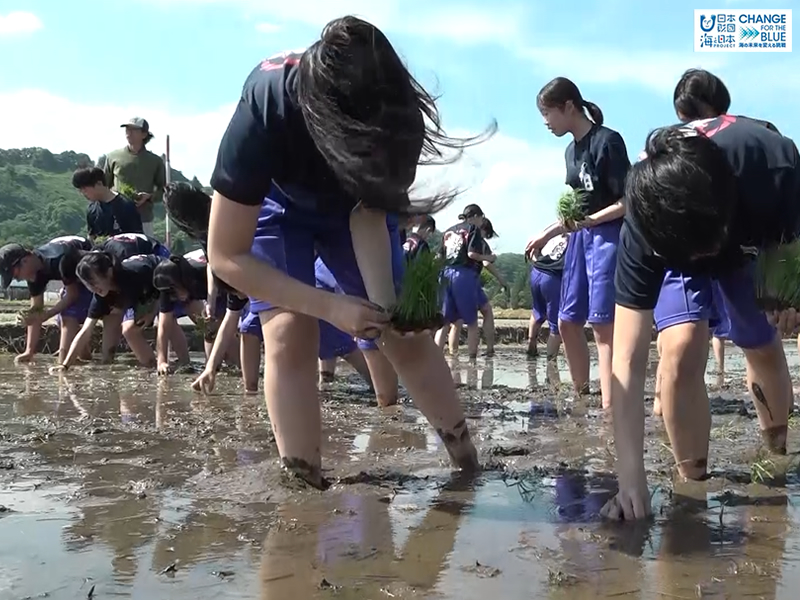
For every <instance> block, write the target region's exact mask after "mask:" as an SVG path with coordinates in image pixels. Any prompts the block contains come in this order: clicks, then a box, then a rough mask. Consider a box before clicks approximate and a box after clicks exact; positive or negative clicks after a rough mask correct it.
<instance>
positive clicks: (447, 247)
mask: <svg viewBox="0 0 800 600" xmlns="http://www.w3.org/2000/svg"><path fill="white" fill-rule="evenodd" d="M484 249H485V247H484V241H483V236H482V235H481V230H480V229H478V228H477V227H475V225H470V224H468V223H458V224H457V225H453V226H452V227H450V228H449V229H447V230H445V232H444V235H443V237H442V251H443V252H444V260H445V264H446V265H448V266H465V267H472V268H473V269H476V270H480V269H481V268H482V267H483V263H482V262H480V261H476V260H472V259H471V258H470V257H469V256H468V254H469V253H470V252H477V253H478V254H483V252H484Z"/></svg>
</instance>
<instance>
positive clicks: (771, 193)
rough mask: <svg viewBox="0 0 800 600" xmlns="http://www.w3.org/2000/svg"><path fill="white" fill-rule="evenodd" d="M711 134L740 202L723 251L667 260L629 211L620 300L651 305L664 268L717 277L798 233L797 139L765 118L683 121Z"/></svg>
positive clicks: (621, 255)
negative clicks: (686, 259) (674, 261)
mask: <svg viewBox="0 0 800 600" xmlns="http://www.w3.org/2000/svg"><path fill="white" fill-rule="evenodd" d="M685 127H687V128H691V129H694V130H695V131H696V132H698V133H700V134H702V135H706V136H708V137H709V138H711V139H712V140H713V141H714V142H715V143H716V144H717V145H718V146H719V147H720V148H722V150H723V151H724V152H725V154H726V155H727V157H728V161H729V162H730V165H731V167H732V168H733V172H734V174H735V175H736V181H737V187H738V192H739V193H738V204H737V206H736V212H735V216H734V221H733V224H732V228H731V231H730V233H729V236H728V241H727V244H726V245H725V247H724V248H723V249H722V251H721V252H720V253H719V255H717V256H714V257H710V258H703V259H698V260H697V261H694V262H693V263H692V264H691V265H680V266H679V265H669V264H667V263H666V262H665V261H664V260H663V259H662V258H661V257H660V256H658V255H656V254H655V253H654V252H653V250H652V248H650V246H649V245H648V244H647V242H646V241H645V239H644V236H643V235H642V234H641V232H640V231H639V229H638V228H637V225H636V223H635V221H634V219H633V218H632V216H631V215H630V214H628V215H626V216H625V221H624V223H623V226H622V231H621V232H620V241H619V247H618V251H617V269H616V276H615V283H616V296H617V304H619V305H621V306H625V307H627V308H632V309H637V310H652V309H653V308H654V307H655V305H656V302H657V300H658V295H659V293H660V291H661V283H662V281H663V280H664V275H665V271H666V269H668V268H673V269H679V270H680V271H681V272H682V273H684V274H686V275H707V276H709V277H719V276H722V275H724V274H725V273H728V272H730V271H732V270H734V269H736V268H738V267H740V266H742V265H743V264H744V263H745V261H746V260H748V259H747V255H748V254H752V251H753V249H755V250H758V249H762V248H769V247H773V246H775V245H777V244H779V243H781V242H788V241H791V240H794V239H796V238H797V236H798V234H800V157H799V156H798V150H797V146H795V144H794V142H793V141H792V140H791V139H789V138H787V137H784V136H782V135H781V134H780V133H778V132H777V129H775V127H774V126H772V127H770V126H769V124H768V123H767V122H765V121H758V120H755V119H749V118H747V117H741V116H733V115H722V116H720V117H716V118H712V119H703V120H699V121H694V122H692V123H688V124H687V125H685Z"/></svg>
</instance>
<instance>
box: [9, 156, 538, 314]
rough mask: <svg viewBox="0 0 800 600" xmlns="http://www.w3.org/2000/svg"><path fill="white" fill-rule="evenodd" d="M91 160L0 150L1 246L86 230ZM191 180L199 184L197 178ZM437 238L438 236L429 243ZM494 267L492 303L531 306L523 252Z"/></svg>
mask: <svg viewBox="0 0 800 600" xmlns="http://www.w3.org/2000/svg"><path fill="white" fill-rule="evenodd" d="M90 165H94V162H93V161H92V159H91V158H90V157H89V156H87V155H86V154H82V153H80V152H72V151H69V152H61V153H60V154H54V153H52V152H50V151H49V150H46V149H44V148H21V149H12V150H1V149H0V245H3V244H7V243H9V242H18V243H20V244H26V245H37V244H42V243H44V242H46V241H47V240H50V239H52V238H54V237H57V236H60V235H69V234H82V233H85V231H86V200H85V199H84V197H83V196H82V195H81V194H80V193H79V192H78V190H76V189H74V188H73V187H72V173H73V171H74V170H75V169H77V168H79V167H86V166H90ZM171 176H172V181H189V179H187V178H186V176H184V174H183V173H181V172H180V171H176V170H175V169H172V173H171ZM191 183H192V184H194V185H196V186H198V187H202V186H201V184H200V182H199V181H198V180H197V178H196V177H195V178H194V179H193V180H192V181H191ZM155 214H156V223H155V230H156V235H157V236H158V237H159V238H160V239H164V228H165V223H164V208H163V206H162V205H160V204H159V205H156V213H155ZM173 231H174V229H173ZM440 239H441V237H440V236H437V238H436V239H435V241H434V243H436V242H437V241H439V240H440ZM432 241H433V240H432ZM192 246H193V244H191V243H190V242H189V241H188V240H186V239H185V237H183V236H182V235H173V247H172V250H173V251H174V252H183V251H186V250H188V249H190V248H191V247H192ZM496 266H497V268H498V269H499V270H500V272H501V273H502V274H503V276H504V277H505V279H506V282H507V283H508V285H509V288H510V292H506V291H505V290H502V289H500V286H499V285H498V284H497V282H496V281H495V280H494V278H493V277H491V276H490V275H489V273H488V272H487V271H485V270H484V272H483V278H484V287H485V289H486V293H487V294H488V295H489V297H490V298H491V299H492V301H493V303H494V305H495V306H497V307H503V308H530V302H531V300H530V289H529V285H528V274H529V271H530V268H529V266H528V265H527V264H526V263H525V259H524V258H523V256H522V255H521V254H501V255H499V256H498V257H497V263H496Z"/></svg>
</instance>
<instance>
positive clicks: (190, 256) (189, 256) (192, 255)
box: [183, 248, 206, 263]
mask: <svg viewBox="0 0 800 600" xmlns="http://www.w3.org/2000/svg"><path fill="white" fill-rule="evenodd" d="M183 258H185V259H186V260H196V261H197V262H203V263H204V262H206V253H205V252H203V249H202V248H198V249H197V250H192V251H191V252H187V253H186V254H184V255H183Z"/></svg>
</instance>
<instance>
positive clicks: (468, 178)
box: [0, 0, 800, 251]
mask: <svg viewBox="0 0 800 600" xmlns="http://www.w3.org/2000/svg"><path fill="white" fill-rule="evenodd" d="M275 4H277V2H275V1H265V0H115V1H114V2H109V1H108V0H102V1H99V0H81V2H80V9H76V8H75V4H74V3H68V2H63V1H61V0H58V1H57V0H0V53H2V55H3V56H4V57H9V56H11V57H13V60H8V59H6V60H3V61H2V62H1V63H0V109H1V110H0V131H1V132H2V138H0V144H2V146H3V147H19V146H44V147H48V148H50V149H51V150H55V151H61V150H66V149H73V150H78V151H84V152H87V153H89V154H90V155H92V156H93V157H96V156H98V155H99V154H101V153H102V152H104V151H107V150H110V149H113V148H115V147H118V146H121V145H122V144H123V138H122V134H121V132H120V130H119V128H118V125H119V123H122V122H123V121H125V120H127V119H128V118H129V117H131V116H133V115H141V116H143V117H145V118H147V119H148V120H150V122H151V125H152V128H153V131H154V132H155V134H156V138H155V140H154V141H153V146H152V149H153V150H155V151H163V143H164V137H165V134H167V133H168V134H170V136H171V154H172V162H173V166H175V167H176V168H178V169H181V170H183V171H184V172H185V173H186V174H187V175H190V176H191V175H197V176H198V177H199V178H200V179H201V181H203V182H204V183H205V182H207V181H208V177H209V175H210V170H211V167H212V165H213V161H214V157H215V152H216V146H217V143H218V141H219V137H220V135H221V133H222V131H224V128H225V125H226V124H227V119H228V118H229V116H230V110H231V108H230V107H231V105H232V103H234V102H235V101H236V100H237V98H238V94H239V91H240V89H241V85H242V82H243V79H244V77H245V76H246V75H247V73H248V72H249V71H250V69H251V68H252V67H253V66H254V65H255V64H256V63H257V62H258V61H259V60H260V59H261V58H263V57H265V56H268V55H270V54H273V53H276V52H278V51H281V50H286V49H295V48H303V47H304V46H306V45H308V44H309V43H310V42H312V41H313V40H314V39H315V38H316V36H318V34H319V31H320V29H321V27H322V25H323V24H324V23H325V22H326V21H327V20H329V19H330V18H333V17H336V16H340V15H342V14H346V13H354V14H358V15H360V16H363V17H365V18H368V19H370V20H372V21H374V22H375V23H376V24H378V25H379V26H381V27H382V28H383V29H384V30H385V31H386V33H387V34H388V35H389V37H390V39H391V40H392V41H393V42H394V43H395V45H396V46H397V48H398V49H399V50H400V52H401V53H402V55H403V56H404V57H405V58H406V60H407V62H408V63H409V65H410V67H411V69H412V71H413V72H414V73H415V74H416V75H417V76H418V78H419V79H420V80H421V81H422V82H423V84H425V85H426V86H428V87H429V89H432V90H434V91H436V92H438V93H440V94H441V95H442V97H441V100H440V108H441V112H442V114H443V117H444V122H445V126H446V127H447V128H448V130H449V131H450V132H464V133H474V132H477V131H480V130H481V129H482V128H483V127H484V126H485V125H486V124H487V123H489V122H490V120H491V119H493V118H494V119H497V121H498V123H499V126H500V133H499V134H498V135H497V136H496V137H495V138H494V139H492V140H491V141H490V142H488V143H487V144H485V145H484V146H481V147H478V148H476V149H475V150H474V151H472V152H471V153H470V156H468V157H467V158H465V159H464V160H462V161H461V162H460V163H459V164H457V165H455V166H453V167H448V168H446V169H426V170H425V171H426V172H425V174H424V176H423V178H424V179H425V180H426V181H430V182H432V184H433V185H457V186H459V187H462V188H463V187H466V188H469V190H468V191H467V192H466V193H465V194H464V196H463V198H462V199H460V201H459V202H458V204H457V205H456V206H455V207H454V208H453V209H448V210H447V211H445V212H444V213H442V214H441V215H438V216H437V220H438V222H439V223H440V225H441V226H448V225H450V224H451V221H453V220H454V216H455V214H457V213H458V209H460V207H461V206H462V205H463V204H465V203H467V202H472V201H475V202H478V203H479V204H481V205H482V206H483V208H484V210H485V212H486V213H487V214H488V216H489V217H490V218H492V220H493V221H494V223H495V227H496V229H497V230H498V231H499V232H500V234H501V236H500V238H499V239H498V244H497V248H498V249H499V250H501V251H518V250H519V248H520V246H521V245H523V244H524V242H525V240H526V239H527V238H528V237H529V236H531V235H533V234H535V233H536V232H537V231H538V230H539V229H541V228H542V227H544V226H546V225H547V224H548V223H549V222H550V221H551V220H552V218H553V214H554V210H553V205H554V203H555V198H556V197H557V195H558V194H559V193H560V191H561V190H562V189H563V179H564V166H563V150H564V148H565V146H566V144H567V143H568V140H567V139H566V138H563V139H561V140H559V139H555V138H553V137H552V136H551V135H550V134H549V133H548V132H547V130H546V129H545V128H544V127H543V125H542V121H541V117H540V116H539V114H538V112H537V110H536V106H535V97H536V94H537V92H538V90H539V89H540V88H541V86H542V85H544V84H545V83H546V82H547V81H549V80H550V79H551V78H553V77H555V76H559V75H561V76H566V77H569V78H571V79H573V80H574V81H575V82H576V83H577V84H578V86H579V87H580V88H581V91H582V93H583V95H584V97H585V98H586V99H588V100H591V101H593V102H595V103H597V104H598V105H599V106H600V107H601V108H602V109H603V111H604V113H605V120H606V124H607V125H608V126H609V127H612V128H614V129H616V130H618V131H619V132H620V133H622V135H623V137H624V139H625V141H626V143H627V145H628V150H629V153H630V154H631V156H632V157H635V156H636V155H637V154H638V152H639V150H640V147H641V145H642V143H643V140H644V138H645V136H646V134H647V132H648V131H649V130H650V129H652V128H654V127H656V126H659V125H664V124H668V123H671V122H672V121H673V120H674V115H673V112H672V107H671V97H672V89H673V87H674V85H675V82H676V81H677V78H678V77H679V76H680V74H681V72H682V71H683V70H685V69H686V68H689V67H695V66H702V67H706V68H708V69H710V70H712V71H714V72H716V73H717V74H718V75H720V76H721V77H722V78H723V79H724V80H725V81H726V83H727V85H728V87H729V88H730V90H731V95H732V97H733V106H732V112H734V113H739V114H749V115H752V116H757V117H760V118H764V119H768V120H770V121H772V122H774V123H775V124H776V125H777V126H778V127H779V128H780V129H781V130H782V131H784V132H785V133H786V134H787V135H789V136H793V137H796V136H798V135H800V132H799V131H798V130H799V129H800V116H798V111H797V109H796V98H797V96H798V94H799V93H800V79H798V77H797V75H796V73H797V72H798V66H800V61H798V59H797V58H796V55H794V54H695V53H694V52H693V22H694V21H693V11H694V9H695V8H701V7H704V6H701V5H698V4H695V3H690V2H687V1H683V0H675V1H674V2H669V3H667V2H653V3H641V2H636V3H634V2H633V1H632V0H604V1H602V2H601V1H599V0H573V1H571V2H561V3H543V2H540V3H533V2H516V1H514V0H496V1H494V2H492V3H491V4H490V3H488V2H483V3H481V2H449V1H446V0H438V1H435V2H434V1H431V0H381V1H380V2H375V3H373V2H367V1H366V0H353V1H346V0H327V1H326V0H304V1H296V2H292V3H287V4H284V5H282V6H279V7H276V6H273V5H275ZM791 4H792V3H791V2H789V1H786V0H775V1H771V2H770V7H772V8H781V7H788V8H790V7H791ZM376 5H377V8H376ZM753 6H754V5H753V4H752V3H751V4H746V3H742V2H738V1H735V0H728V1H727V2H726V1H725V0H717V1H716V2H714V3H711V8H728V7H731V8H734V7H736V8H748V7H753ZM22 11H24V13H27V14H23V15H20V14H17V15H15V16H13V17H11V18H9V17H8V16H9V14H11V13H14V12H22ZM790 104H791V106H790Z"/></svg>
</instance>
